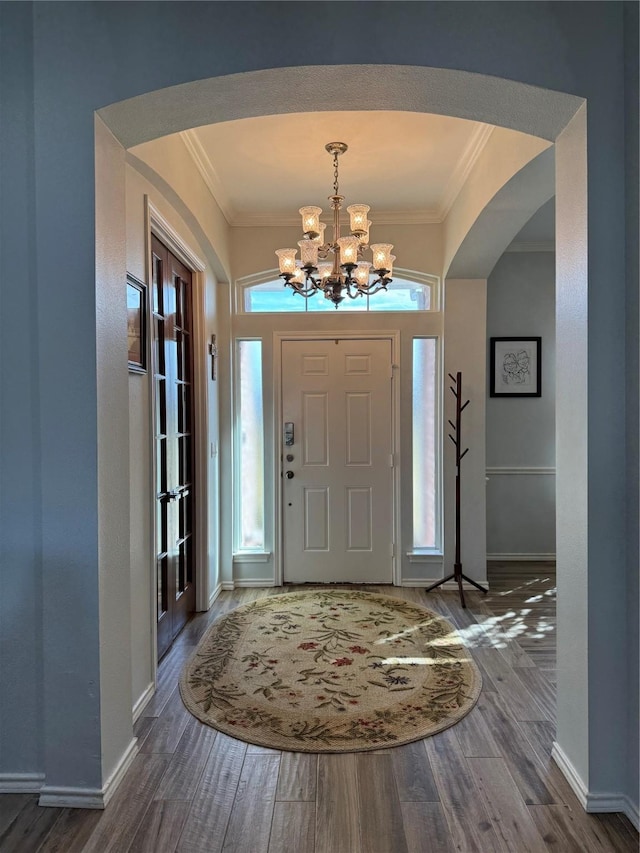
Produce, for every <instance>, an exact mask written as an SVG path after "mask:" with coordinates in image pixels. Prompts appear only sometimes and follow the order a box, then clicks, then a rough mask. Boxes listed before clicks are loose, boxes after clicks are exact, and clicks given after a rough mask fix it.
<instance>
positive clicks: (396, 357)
mask: <svg viewBox="0 0 640 853" xmlns="http://www.w3.org/2000/svg"><path fill="white" fill-rule="evenodd" d="M336 338H339V339H340V340H349V341H358V340H360V341H362V340H388V341H391V366H392V371H393V374H392V378H391V444H392V452H393V459H394V465H393V501H392V506H393V537H394V542H393V545H394V549H393V556H392V558H391V568H392V573H391V576H392V582H393V585H394V586H401V583H402V578H401V572H402V559H401V554H402V547H401V541H400V534H401V529H402V528H401V523H400V522H401V518H400V510H401V501H400V329H382V330H377V329H376V330H373V329H372V330H368V329H367V330H363V331H361V332H356V331H348V332H345V331H325V330H317V331H313V332H274V333H273V424H274V452H273V482H274V483H275V499H274V528H275V529H274V549H273V563H274V569H273V571H274V583H275V585H276V586H282V585H283V583H284V548H283V530H282V523H283V513H282V477H280V471H279V467H280V456H281V437H282V430H283V423H282V344H283V343H284V342H285V341H324V340H335V339H336Z"/></svg>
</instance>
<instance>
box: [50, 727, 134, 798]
mask: <svg viewBox="0 0 640 853" xmlns="http://www.w3.org/2000/svg"><path fill="white" fill-rule="evenodd" d="M138 749H139V747H138V738H133V739H132V740H131V742H130V744H129V746H128V747H127V748H126V750H125V751H124V754H123V756H122V758H121V759H120V761H119V762H118V765H117V767H116V768H115V770H114V771H113V773H112V774H111V776H109V778H108V779H107V781H106V782H105V783H104V785H103V786H102V788H57V787H55V786H52V785H44V786H43V787H42V788H41V791H40V800H39V801H38V805H41V806H54V807H56V808H67V809H104V808H106V807H107V804H108V803H109V800H110V799H111V798H112V797H113V795H114V794H115V792H116V789H117V787H118V785H119V784H120V782H122V779H123V778H124V775H125V773H126V772H127V770H128V769H129V767H130V766H131V764H132V762H133V759H134V758H135V757H136V755H137V754H138Z"/></svg>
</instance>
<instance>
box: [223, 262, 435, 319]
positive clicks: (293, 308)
mask: <svg viewBox="0 0 640 853" xmlns="http://www.w3.org/2000/svg"><path fill="white" fill-rule="evenodd" d="M438 283H439V279H438V278H437V276H432V275H426V274H424V273H408V272H407V271H404V270H402V271H400V270H398V271H397V274H396V275H395V276H394V279H393V281H392V282H391V284H390V285H389V287H388V289H387V290H386V291H381V292H380V293H376V294H375V295H374V296H362V297H357V298H356V299H345V301H344V302H342V304H341V305H340V313H344V312H345V311H349V312H356V313H362V312H368V311H376V312H381V311H385V312H394V311H437V310H438V309H437V301H438V300H437V294H438ZM335 311H336V309H335V307H334V305H333V304H332V303H331V302H330V301H329V300H328V299H325V298H324V297H323V296H322V295H321V294H316V295H315V296H311V297H309V298H308V299H305V297H304V296H300V295H299V294H296V293H294V292H293V291H291V290H289V289H288V288H286V287H285V286H284V285H283V283H282V279H281V278H278V277H277V271H276V270H271V271H269V272H265V273H261V274H258V275H253V276H247V277H246V278H244V279H239V280H238V281H237V282H236V312H237V313H238V314H291V313H298V314H300V313H302V314H304V313H320V312H332V313H333V314H335Z"/></svg>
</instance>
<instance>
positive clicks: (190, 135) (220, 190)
mask: <svg viewBox="0 0 640 853" xmlns="http://www.w3.org/2000/svg"><path fill="white" fill-rule="evenodd" d="M180 138H181V139H182V141H183V143H184V146H185V148H186V149H187V151H188V152H189V154H190V155H191V159H192V160H193V162H194V164H195V166H196V169H197V170H198V171H199V172H200V175H201V176H202V180H203V181H204V182H205V184H206V186H207V189H208V190H209V192H210V193H211V195H212V196H213V198H214V200H215V201H216V203H217V205H218V207H219V208H220V210H221V211H222V215H223V216H224V218H225V219H226V220H227V223H228V224H229V225H233V224H234V221H233V220H234V218H235V211H234V209H233V205H232V204H231V199H230V198H229V194H228V193H227V192H226V190H225V188H224V186H223V184H222V181H221V180H220V178H219V177H218V173H217V172H216V170H215V169H214V167H213V164H212V163H211V160H210V159H209V155H208V154H207V152H206V151H205V149H204V146H203V144H202V143H201V142H200V137H199V136H198V133H197V130H196V129H195V128H191V129H190V130H182V131H180Z"/></svg>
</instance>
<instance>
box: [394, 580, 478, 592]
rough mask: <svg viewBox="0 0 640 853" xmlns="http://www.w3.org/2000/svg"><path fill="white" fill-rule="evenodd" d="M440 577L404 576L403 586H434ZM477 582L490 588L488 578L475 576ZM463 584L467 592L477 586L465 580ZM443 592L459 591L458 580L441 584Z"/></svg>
mask: <svg viewBox="0 0 640 853" xmlns="http://www.w3.org/2000/svg"><path fill="white" fill-rule="evenodd" d="M438 580H440V578H426V579H425V578H403V580H402V583H401V584H400V585H401V586H416V587H425V586H432V585H433V584H434V583H438ZM474 580H475V581H476V583H479V584H480V586H483V587H484V588H485V589H489V584H488V582H487V579H486V578H480V579H479V580H477V579H476V578H474ZM462 586H463V588H464V589H465V590H466V591H467V592H473V591H474V589H475V587H474V586H473V584H470V583H467V582H466V581H465V580H463V581H462ZM438 589H440V590H441V591H442V592H452V591H457V589H458V584H457V583H456V581H453V580H451V581H447V582H446V583H443V584H440V586H439V587H438Z"/></svg>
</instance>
